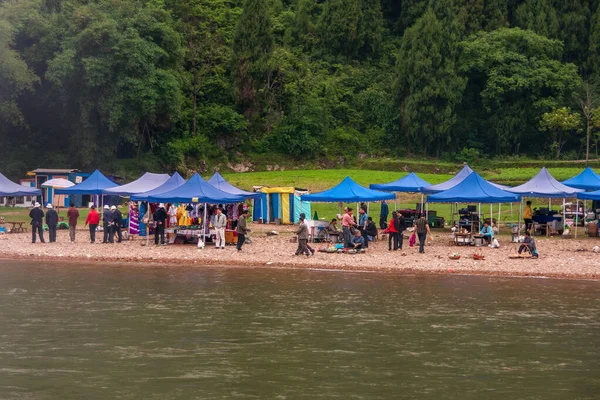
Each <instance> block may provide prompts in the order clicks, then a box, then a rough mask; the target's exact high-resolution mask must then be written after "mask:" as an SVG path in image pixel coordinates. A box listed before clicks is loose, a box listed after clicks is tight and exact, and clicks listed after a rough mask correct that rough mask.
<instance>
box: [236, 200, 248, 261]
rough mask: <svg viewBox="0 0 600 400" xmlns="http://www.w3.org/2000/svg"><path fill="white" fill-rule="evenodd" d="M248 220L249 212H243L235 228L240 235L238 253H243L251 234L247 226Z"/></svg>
mask: <svg viewBox="0 0 600 400" xmlns="http://www.w3.org/2000/svg"><path fill="white" fill-rule="evenodd" d="M246 218H248V210H244V211H242V215H240V219H239V220H238V224H237V226H236V227H235V230H236V232H237V234H238V242H237V251H242V246H243V245H244V242H245V241H246V235H247V234H248V232H250V229H248V226H247V225H246Z"/></svg>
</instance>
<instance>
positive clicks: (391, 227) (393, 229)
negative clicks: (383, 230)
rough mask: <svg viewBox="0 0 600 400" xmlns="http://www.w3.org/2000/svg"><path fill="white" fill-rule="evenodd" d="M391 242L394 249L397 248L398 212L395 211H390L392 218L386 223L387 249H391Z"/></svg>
mask: <svg viewBox="0 0 600 400" xmlns="http://www.w3.org/2000/svg"><path fill="white" fill-rule="evenodd" d="M392 243H393V244H394V251H396V250H398V214H397V213H396V211H393V212H392V219H390V223H389V224H388V251H392Z"/></svg>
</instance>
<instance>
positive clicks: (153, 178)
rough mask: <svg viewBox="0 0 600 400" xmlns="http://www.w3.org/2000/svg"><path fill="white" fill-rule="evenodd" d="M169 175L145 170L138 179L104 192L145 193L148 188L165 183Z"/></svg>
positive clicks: (127, 194)
mask: <svg viewBox="0 0 600 400" xmlns="http://www.w3.org/2000/svg"><path fill="white" fill-rule="evenodd" d="M169 178H170V176H169V175H168V174H153V173H151V172H146V173H145V174H144V175H142V176H141V177H140V178H139V179H137V180H135V181H133V182H131V183H128V184H126V185H123V186H118V187H115V188H112V189H106V190H105V191H104V194H108V195H118V196H131V195H133V194H139V193H145V192H148V191H150V190H153V189H156V188H157V187H159V186H160V185H162V184H163V183H165V182H166V181H167V180H168V179H169Z"/></svg>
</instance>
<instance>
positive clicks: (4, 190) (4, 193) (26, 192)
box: [0, 174, 42, 197]
mask: <svg viewBox="0 0 600 400" xmlns="http://www.w3.org/2000/svg"><path fill="white" fill-rule="evenodd" d="M41 195H42V191H41V190H40V189H36V188H31V187H27V186H23V185H19V184H18V183H15V182H13V181H11V180H10V179H8V178H7V177H5V176H4V175H2V174H0V197H20V196H41Z"/></svg>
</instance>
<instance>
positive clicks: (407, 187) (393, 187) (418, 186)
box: [369, 172, 431, 193]
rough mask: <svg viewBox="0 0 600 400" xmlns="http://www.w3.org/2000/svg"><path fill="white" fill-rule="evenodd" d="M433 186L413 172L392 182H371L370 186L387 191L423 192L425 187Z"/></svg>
mask: <svg viewBox="0 0 600 400" xmlns="http://www.w3.org/2000/svg"><path fill="white" fill-rule="evenodd" d="M427 186H431V183H429V182H426V181H424V180H423V179H421V178H419V177H418V176H417V174H415V173H414V172H411V173H410V174H408V175H406V176H405V177H404V178H401V179H398V180H397V181H394V182H390V183H381V184H371V185H369V188H371V189H375V190H383V191H386V192H413V193H418V192H422V191H423V188H425V187H427Z"/></svg>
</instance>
